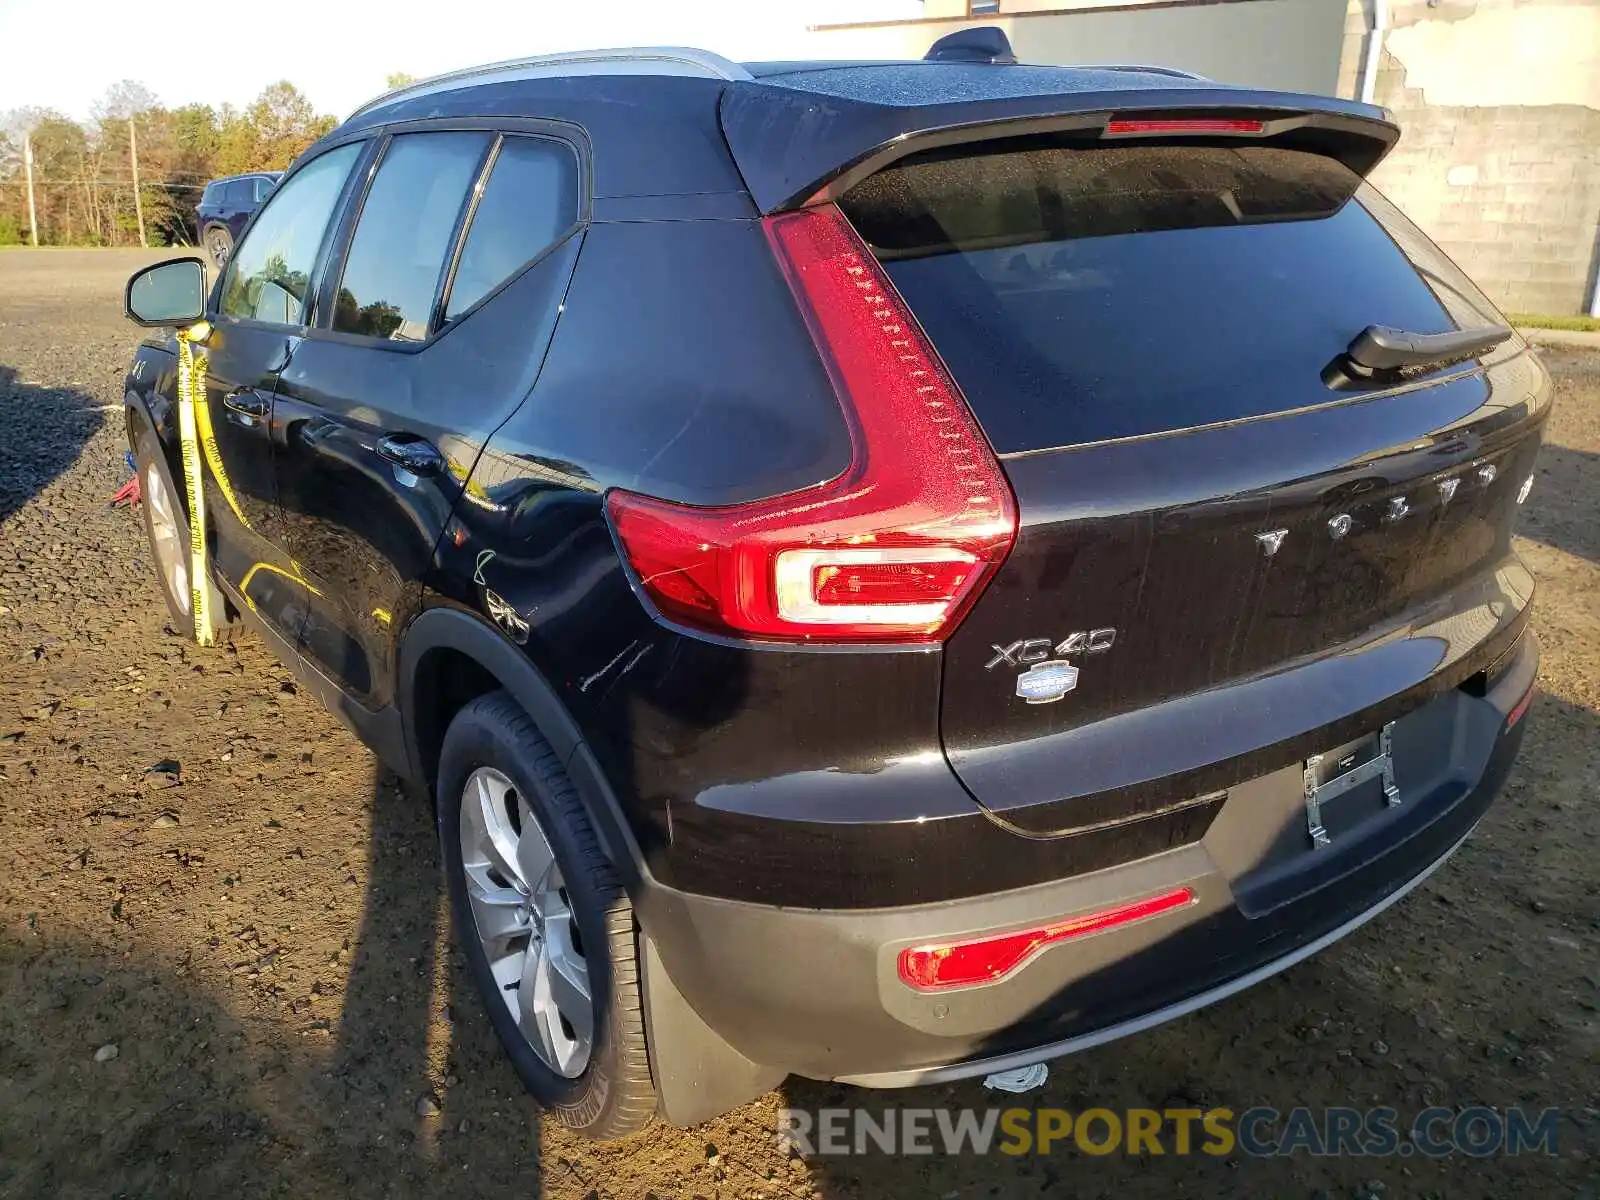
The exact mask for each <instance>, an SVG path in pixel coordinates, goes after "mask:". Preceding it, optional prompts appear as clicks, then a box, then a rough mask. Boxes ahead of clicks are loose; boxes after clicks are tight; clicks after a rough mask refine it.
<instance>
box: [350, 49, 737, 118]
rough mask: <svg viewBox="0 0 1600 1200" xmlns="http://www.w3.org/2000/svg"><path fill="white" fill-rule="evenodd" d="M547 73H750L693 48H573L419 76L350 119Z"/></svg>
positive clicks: (720, 76) (717, 76)
mask: <svg viewBox="0 0 1600 1200" xmlns="http://www.w3.org/2000/svg"><path fill="white" fill-rule="evenodd" d="M548 75H686V76H691V77H699V78H704V79H728V80H734V79H749V78H750V77H751V76H750V72H749V71H747V70H745V69H744V68H743V67H742V66H740V65H739V64H738V63H736V62H731V61H729V60H728V59H726V58H723V57H722V55H720V54H713V53H711V51H709V50H697V49H695V48H694V47H692V46H636V47H629V48H626V49H616V50H574V51H570V52H568V53H565V54H535V55H530V56H529V57H527V58H512V59H507V60H506V61H504V62H494V63H485V64H484V65H483V66H481V67H463V68H462V69H460V70H458V71H446V72H445V73H444V74H443V75H434V76H432V77H430V78H428V79H419V80H417V81H416V82H415V83H408V84H406V85H404V86H403V87H397V88H395V89H393V90H392V91H387V92H384V93H383V95H381V96H377V97H375V98H374V99H372V100H369V101H367V103H365V104H363V105H362V106H361V107H360V108H358V109H356V110H355V111H354V112H353V113H351V114H350V116H349V117H346V118H345V120H347V121H348V120H350V119H351V118H354V117H358V116H360V115H361V114H362V113H365V112H370V111H371V110H372V109H374V108H377V107H379V106H380V105H384V104H390V103H393V102H394V101H396V100H409V99H414V98H416V97H418V96H426V95H429V94H431V93H433V92H447V91H453V90H454V89H456V88H459V87H465V86H468V85H469V84H473V83H490V82H499V81H502V80H513V79H537V78H540V77H541V76H548Z"/></svg>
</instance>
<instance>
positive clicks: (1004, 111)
mask: <svg viewBox="0 0 1600 1200" xmlns="http://www.w3.org/2000/svg"><path fill="white" fill-rule="evenodd" d="M1185 108H1226V109H1230V110H1232V109H1239V108H1266V109H1271V110H1280V111H1285V112H1288V113H1295V114H1299V113H1306V112H1321V113H1324V114H1330V115H1334V116H1336V117H1337V118H1338V119H1342V120H1351V119H1353V120H1355V121H1357V122H1363V123H1370V122H1380V123H1381V122H1384V121H1386V114H1384V113H1383V111H1382V110H1381V109H1378V108H1375V107H1373V106H1371V105H1366V104H1360V103H1357V102H1353V101H1341V100H1335V99H1332V98H1330V97H1313V96H1295V95H1291V94H1289V93H1283V92H1273V91H1265V90H1261V89H1255V88H1248V87H1235V86H1233V85H1229V84H1220V83H1215V82H1213V81H1211V80H1208V79H1204V78H1201V77H1199V76H1195V75H1190V74H1188V73H1187V72H1184V71H1178V70H1174V69H1172V68H1167V67H1136V66H1124V65H1119V64H1113V65H1109V66H1030V65H1024V64H1018V63H1004V64H1002V63H994V62H971V61H954V60H949V59H945V60H934V61H930V60H926V59H924V60H913V61H881V60H878V61H867V62H846V61H831V60H804V61H789V62H771V63H748V64H747V63H737V62H733V61H731V60H729V59H726V58H723V57H721V56H720V55H716V54H712V53H710V52H708V51H705V50H697V49H693V48H690V47H681V46H657V47H645V48H641V49H627V50H590V51H581V52H577V53H572V54H553V55H540V56H536V57H531V58H521V59H512V60H509V61H505V62H497V63H489V64H487V65H485V66H481V67H471V68H467V69H464V70H460V71H452V72H449V73H447V74H445V75H439V76H435V77H433V78H431V79H423V80H418V81H417V82H415V83H411V84H407V85H405V86H403V87H400V88H396V89H394V90H393V91H390V92H386V93H385V94H383V95H381V96H379V97H378V98H377V99H375V100H373V101H371V102H370V103H368V104H366V105H363V106H362V107H361V108H359V109H357V110H356V111H355V112H354V113H352V114H351V115H350V117H349V118H348V119H347V120H346V121H345V122H344V123H343V124H342V125H340V126H339V127H338V128H337V129H335V130H334V131H333V132H332V133H331V134H329V135H328V138H327V139H325V141H324V142H319V143H318V146H319V147H320V146H323V145H326V144H329V143H332V142H337V141H341V140H348V139H349V138H351V137H355V136H365V135H367V134H369V133H371V132H373V131H376V130H378V129H381V128H383V127H392V126H399V125H402V124H405V123H408V122H416V121H429V122H436V121H440V120H451V119H460V120H476V119H481V118H483V117H485V116H490V115H492V116H495V117H509V118H526V119H533V120H542V121H546V122H548V121H556V122H565V123H568V124H570V125H575V126H579V127H581V128H582V129H583V130H584V131H585V133H586V134H587V137H588V141H589V144H590V145H591V147H592V148H593V156H592V160H591V162H590V170H591V178H592V181H593V182H592V193H591V194H592V195H593V196H594V197H595V198H596V199H600V198H612V197H619V198H620V197H638V196H663V195H690V194H708V193H739V194H748V195H749V196H750V197H751V198H752V199H753V200H754V201H755V204H756V206H757V208H759V209H760V210H761V211H763V212H767V211H773V210H774V209H776V208H778V207H783V206H788V205H792V204H795V203H799V202H801V201H802V200H803V199H804V196H805V195H806V194H808V193H807V192H806V189H808V188H812V187H814V186H815V184H816V183H817V182H818V181H819V180H822V179H825V178H826V177H827V176H828V175H829V173H830V172H836V171H838V170H839V169H840V167H841V165H842V164H845V163H848V162H851V161H855V160H858V159H860V158H862V157H863V156H864V155H866V154H868V153H869V152H871V151H873V150H874V149H875V148H876V147H880V146H884V145H888V144H891V143H894V142H896V141H899V140H901V139H904V138H905V137H906V136H907V135H908V134H912V133H916V132H918V131H928V130H940V129H952V128H956V127H960V126H974V127H975V126H979V125H984V126H987V125H989V124H992V123H994V122H1003V121H1015V120H1023V119H1054V118H1057V117H1060V116H1063V115H1066V114H1090V113H1095V112H1105V111H1107V110H1110V109H1117V110H1125V111H1150V112H1161V111H1170V110H1173V109H1185ZM1389 140H1390V141H1391V142H1392V140H1393V139H1392V137H1391V138H1390V139H1389ZM730 151H731V152H732V153H731V156H730Z"/></svg>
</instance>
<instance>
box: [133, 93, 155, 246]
mask: <svg viewBox="0 0 1600 1200" xmlns="http://www.w3.org/2000/svg"><path fill="white" fill-rule="evenodd" d="M128 154H129V155H130V156H131V157H132V159H133V213H134V216H136V217H138V219H139V245H141V246H143V247H145V248H146V249H149V247H150V243H149V241H148V240H147V239H146V238H145V236H144V200H143V199H142V198H141V197H140V195H139V135H138V134H136V133H135V132H134V131H133V118H132V117H131V116H130V117H129V118H128Z"/></svg>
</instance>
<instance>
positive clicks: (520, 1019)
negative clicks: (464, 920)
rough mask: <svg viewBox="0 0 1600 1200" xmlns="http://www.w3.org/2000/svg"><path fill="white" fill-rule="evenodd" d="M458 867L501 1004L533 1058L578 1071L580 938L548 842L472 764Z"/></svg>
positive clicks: (515, 801) (586, 1046)
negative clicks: (463, 876)
mask: <svg viewBox="0 0 1600 1200" xmlns="http://www.w3.org/2000/svg"><path fill="white" fill-rule="evenodd" d="M461 864H462V868H463V870H464V871H465V874H466V884H467V898H468V900H469V901H470V903H471V905H472V920H473V924H474V926H475V932H476V934H477V937H478V941H479V943H480V944H481V945H482V947H483V950H484V954H485V955H486V956H487V958H488V960H489V969H490V972H491V973H492V974H493V975H494V980H495V984H496V986H497V987H498V989H499V993H500V999H501V1001H502V1002H503V1003H504V1004H505V1006H506V1008H507V1009H509V1010H510V1013H511V1017H512V1019H513V1020H514V1021H516V1023H517V1027H518V1028H519V1029H520V1030H521V1031H522V1036H523V1037H525V1038H526V1039H527V1040H528V1044H529V1045H530V1046H531V1047H532V1048H533V1052H534V1053H535V1054H536V1055H537V1056H538V1057H539V1060H540V1061H541V1062H543V1063H544V1064H545V1065H546V1066H547V1067H549V1068H550V1069H551V1070H553V1071H555V1072H556V1073H557V1074H559V1075H562V1076H564V1077H566V1078H568V1079H575V1078H577V1077H578V1076H579V1075H581V1074H583V1071H584V1068H585V1067H586V1066H588V1063H589V1055H590V1052H591V1051H592V1049H593V1046H594V1022H595V1013H594V1000H593V997H592V994H591V992H590V990H589V967H588V962H587V960H586V958H585V957H584V952H583V941H582V938H581V936H580V935H579V933H578V923H577V920H576V918H575V917H574V916H573V913H572V907H571V901H570V899H569V898H568V895H567V889H566V886H565V884H564V882H563V880H562V877H561V868H560V866H558V865H557V863H556V858H555V852H554V851H553V850H552V849H551V846H550V839H549V838H548V837H547V836H546V834H545V832H544V830H543V829H541V828H540V826H539V821H538V818H537V817H535V816H534V815H533V810H532V809H531V808H530V807H529V805H528V801H527V798H526V797H525V796H523V795H522V794H521V792H520V791H519V790H518V788H517V786H516V785H515V784H514V783H512V782H511V780H510V779H508V778H507V777H506V776H505V775H504V774H502V773H501V772H500V771H497V770H495V769H494V768H493V767H480V768H478V770H476V771H474V772H473V773H472V774H471V775H470V776H469V777H468V779H467V782H466V787H465V789H464V790H463V793H462V797H461Z"/></svg>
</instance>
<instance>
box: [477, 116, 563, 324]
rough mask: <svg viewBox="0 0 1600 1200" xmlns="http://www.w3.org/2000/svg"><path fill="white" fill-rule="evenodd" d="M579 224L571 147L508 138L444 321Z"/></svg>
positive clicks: (485, 193)
mask: <svg viewBox="0 0 1600 1200" xmlns="http://www.w3.org/2000/svg"><path fill="white" fill-rule="evenodd" d="M577 219H578V157H577V155H576V154H574V153H573V152H572V149H571V147H569V146H567V145H565V144H564V143H562V142H556V141H551V140H549V139H546V138H531V137H508V138H506V139H505V140H504V141H503V142H502V143H501V144H500V152H499V153H498V154H497V155H496V156H495V160H494V167H493V169H492V170H491V172H490V174H489V182H488V183H487V184H486V185H485V187H484V190H483V198H482V199H481V200H480V201H479V202H478V210H477V212H475V213H474V214H473V217H472V227H471V228H470V229H469V230H468V231H467V240H466V244H465V245H464V246H463V247H462V249H461V262H460V265H459V266H457V268H456V277H455V282H454V283H453V284H452V285H451V287H450V303H449V305H448V306H447V307H446V309H445V320H447V321H450V320H454V319H455V318H456V317H458V316H460V315H461V314H462V313H464V312H466V311H467V309H469V308H471V307H472V306H473V305H474V304H476V303H477V302H478V301H479V300H482V299H483V298H484V297H485V296H487V295H488V294H489V293H490V292H492V291H494V289H495V288H497V287H499V286H500V285H501V284H502V283H504V282H505V281H506V280H507V279H509V278H510V277H511V276H513V275H515V274H516V273H517V272H518V271H519V270H521V269H522V267H523V266H524V265H526V264H527V263H528V262H530V261H531V260H532V259H534V258H536V257H538V255H539V254H540V253H541V252H543V251H544V250H545V249H546V248H547V247H548V246H549V245H550V244H551V243H552V242H554V241H555V240H556V239H557V238H559V237H560V236H561V235H562V234H563V233H565V232H566V231H567V230H568V229H569V228H571V226H572V223H573V222H574V221H576V220H577Z"/></svg>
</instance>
